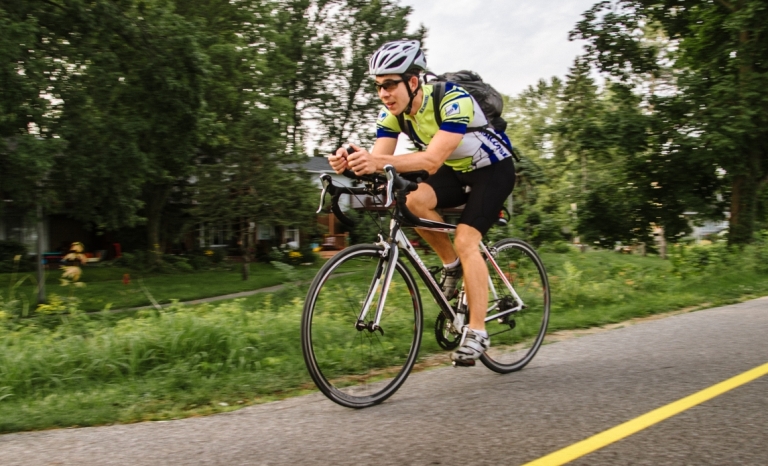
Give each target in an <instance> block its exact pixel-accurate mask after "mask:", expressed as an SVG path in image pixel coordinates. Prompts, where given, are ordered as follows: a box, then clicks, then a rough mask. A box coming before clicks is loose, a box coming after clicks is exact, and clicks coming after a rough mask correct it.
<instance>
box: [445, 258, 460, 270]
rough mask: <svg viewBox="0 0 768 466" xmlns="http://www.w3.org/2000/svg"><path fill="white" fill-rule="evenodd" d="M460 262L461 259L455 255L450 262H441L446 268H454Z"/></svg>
mask: <svg viewBox="0 0 768 466" xmlns="http://www.w3.org/2000/svg"><path fill="white" fill-rule="evenodd" d="M460 263H461V261H459V258H458V257H457V258H456V260H455V261H453V262H451V263H450V264H443V267H445V268H446V269H455V268H456V267H458V266H459V264H460Z"/></svg>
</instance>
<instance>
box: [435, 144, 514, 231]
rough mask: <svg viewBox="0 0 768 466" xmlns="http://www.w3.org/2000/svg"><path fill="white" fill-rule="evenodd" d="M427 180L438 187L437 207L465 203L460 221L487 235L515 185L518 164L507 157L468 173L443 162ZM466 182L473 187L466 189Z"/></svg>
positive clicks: (436, 192) (436, 191)
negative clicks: (467, 190)
mask: <svg viewBox="0 0 768 466" xmlns="http://www.w3.org/2000/svg"><path fill="white" fill-rule="evenodd" d="M425 183H427V184H428V185H430V186H432V189H434V190H435V194H436V195H437V208H438V209H442V208H449V207H458V206H460V205H464V204H466V205H465V207H464V211H463V212H462V213H461V217H459V223H464V224H466V225H469V226H471V227H473V228H475V229H476V230H477V231H479V232H480V233H482V234H483V235H485V234H486V233H488V230H490V228H491V226H493V224H494V223H495V222H496V220H498V219H499V212H501V209H502V208H503V207H504V202H505V201H506V200H507V198H508V197H509V195H510V194H511V193H512V188H514V187H515V164H514V162H513V161H512V158H511V157H508V158H506V159H504V160H502V161H500V162H496V163H494V164H493V165H488V166H486V167H483V168H478V169H476V170H472V171H471V172H467V173H462V172H457V171H455V170H454V169H453V168H451V167H449V166H448V165H443V166H442V167H440V168H439V169H438V170H437V172H436V173H435V174H434V175H430V177H429V178H427V181H425ZM465 186H468V187H469V188H470V189H469V192H465V191H466V189H465V188H464V187H465Z"/></svg>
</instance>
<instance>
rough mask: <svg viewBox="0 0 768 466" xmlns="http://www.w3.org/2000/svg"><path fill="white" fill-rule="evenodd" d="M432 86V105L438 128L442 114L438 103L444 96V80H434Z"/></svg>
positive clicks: (441, 121)
mask: <svg viewBox="0 0 768 466" xmlns="http://www.w3.org/2000/svg"><path fill="white" fill-rule="evenodd" d="M432 86H433V90H432V107H434V109H435V123H437V127H438V128H440V125H442V124H443V116H442V115H440V104H441V103H443V97H445V81H434V82H433V83H432Z"/></svg>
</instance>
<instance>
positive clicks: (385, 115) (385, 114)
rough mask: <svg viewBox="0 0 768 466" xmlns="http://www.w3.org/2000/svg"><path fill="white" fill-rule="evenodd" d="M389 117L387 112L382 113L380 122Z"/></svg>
mask: <svg viewBox="0 0 768 466" xmlns="http://www.w3.org/2000/svg"><path fill="white" fill-rule="evenodd" d="M386 117H387V112H381V115H379V121H381V120H383V119H384V118H386Z"/></svg>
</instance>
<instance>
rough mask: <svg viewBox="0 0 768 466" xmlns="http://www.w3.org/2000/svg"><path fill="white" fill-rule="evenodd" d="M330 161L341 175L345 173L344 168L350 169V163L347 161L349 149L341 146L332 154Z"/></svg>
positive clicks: (334, 169) (332, 166)
mask: <svg viewBox="0 0 768 466" xmlns="http://www.w3.org/2000/svg"><path fill="white" fill-rule="evenodd" d="M328 163H329V164H331V168H333V171H335V172H336V173H338V174H339V175H341V174H342V173H344V170H348V169H349V164H348V162H347V150H346V149H344V148H343V147H340V148H339V149H338V150H337V151H336V153H335V154H331V156H330V157H328Z"/></svg>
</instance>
